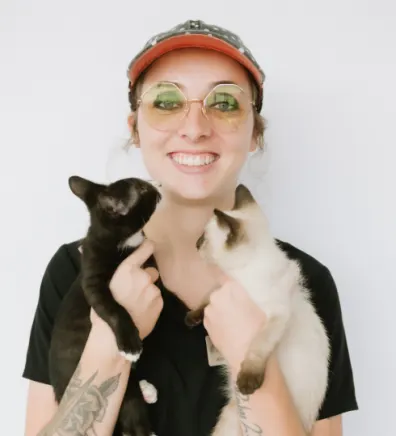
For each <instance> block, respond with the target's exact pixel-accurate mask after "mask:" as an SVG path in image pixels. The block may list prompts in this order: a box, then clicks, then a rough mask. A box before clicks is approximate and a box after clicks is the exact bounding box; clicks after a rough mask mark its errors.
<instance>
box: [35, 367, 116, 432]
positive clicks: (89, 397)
mask: <svg viewBox="0 0 396 436" xmlns="http://www.w3.org/2000/svg"><path fill="white" fill-rule="evenodd" d="M80 373H81V368H80V366H78V367H77V369H76V371H75V373H74V375H73V377H72V378H71V380H70V383H69V385H68V387H67V389H66V391H65V393H64V395H63V398H62V400H61V402H60V404H59V408H58V411H57V412H56V414H55V416H54V418H53V419H52V420H51V421H50V423H49V424H48V425H47V426H46V427H45V428H44V429H43V430H42V431H41V432H40V433H39V434H38V436H55V435H57V436H95V435H96V432H95V428H94V424H95V423H96V422H102V421H103V418H104V415H105V413H106V410H107V407H108V397H109V396H110V395H111V394H113V393H114V392H115V391H116V389H117V387H118V385H119V381H120V376H121V373H120V374H117V375H115V376H114V377H110V378H109V379H107V380H105V381H104V382H102V383H101V384H99V385H95V384H94V380H95V378H96V376H97V375H98V371H96V372H95V373H94V374H93V375H92V376H91V377H90V378H89V379H88V380H86V381H85V382H84V381H82V379H81V378H80Z"/></svg>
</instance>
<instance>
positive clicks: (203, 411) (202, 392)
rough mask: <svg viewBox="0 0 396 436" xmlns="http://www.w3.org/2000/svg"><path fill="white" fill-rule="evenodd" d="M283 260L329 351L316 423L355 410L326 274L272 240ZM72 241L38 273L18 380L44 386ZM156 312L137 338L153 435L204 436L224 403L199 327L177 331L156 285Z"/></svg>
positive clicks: (177, 314) (179, 318) (172, 305)
mask: <svg viewBox="0 0 396 436" xmlns="http://www.w3.org/2000/svg"><path fill="white" fill-rule="evenodd" d="M278 243H279V245H280V247H281V248H282V249H283V250H284V251H285V252H286V253H287V255H288V256H289V257H290V258H293V259H297V260H298V261H299V262H300V265H301V268H302V271H303V273H304V275H305V278H306V284H307V287H308V289H309V290H310V292H311V295H312V301H313V304H314V305H315V307H316V310H317V312H318V314H319V316H320V317H321V318H322V320H323V322H324V324H325V327H326V329H327V333H328V335H329V338H330V344H331V360H330V367H329V384H328V388H327V393H326V397H325V400H324V403H323V405H322V408H321V410H320V415H319V418H318V419H323V418H329V417H331V416H335V415H338V414H341V413H344V412H348V411H352V410H357V408H358V406H357V402H356V397H355V387H354V381H353V373H352V368H351V363H350V358H349V352H348V346H347V340H346V336H345V332H344V326H343V321H342V313H341V307H340V301H339V296H338V291H337V288H336V285H335V283H334V280H333V278H332V276H331V274H330V272H329V270H328V269H327V268H326V267H325V266H324V265H322V264H321V263H320V262H318V261H317V260H316V259H314V258H313V257H311V256H309V255H308V254H306V253H304V252H303V251H301V250H299V249H297V248H296V247H294V246H292V245H290V244H288V243H285V242H282V241H278ZM78 247H79V241H75V242H72V243H69V244H64V245H62V246H61V247H60V248H59V249H58V250H57V251H56V253H55V254H54V256H53V257H52V259H51V260H50V262H49V264H48V266H47V268H46V271H45V273H44V276H43V279H42V283H41V287H40V296H39V300H38V305H37V309H36V312H35V316H34V320H33V324H32V328H31V333H30V342H29V346H28V351H27V358H26V364H25V369H24V372H23V377H25V378H27V379H30V380H34V381H38V382H41V383H46V384H50V380H49V375H48V351H49V346H50V340H51V332H52V328H53V323H54V318H55V316H56V313H57V311H58V308H59V306H60V304H61V301H62V299H63V297H64V296H65V294H66V293H67V292H68V290H69V288H70V286H71V284H72V282H73V281H74V279H75V278H76V276H77V274H78V271H79V268H80V252H79V249H78ZM161 291H162V293H163V298H164V308H163V311H162V313H161V315H160V318H159V320H158V322H157V324H156V327H155V329H154V330H153V332H152V333H151V334H150V335H149V336H148V337H147V338H146V339H145V341H144V349H143V353H142V356H141V358H140V360H139V362H138V367H137V371H138V376H139V378H140V379H146V380H148V381H149V382H150V383H152V384H153V385H154V386H155V387H156V388H157V390H158V401H157V402H156V403H154V404H150V405H148V408H149V413H150V418H151V421H152V425H153V431H154V432H155V433H156V434H159V435H161V436H168V435H169V436H186V435H188V436H207V435H209V434H210V432H211V429H212V428H213V427H214V425H215V423H216V419H217V416H218V412H219V410H220V408H221V407H222V406H223V405H224V402H225V399H224V397H223V395H222V390H221V389H220V387H221V386H222V384H223V381H224V379H223V378H222V377H221V373H220V367H218V366H209V365H208V358H207V351H206V342H205V336H206V332H205V329H204V327H203V326H202V325H201V326H199V327H197V328H194V329H191V330H190V329H189V328H188V327H187V326H185V324H184V315H185V313H186V307H185V306H184V304H183V303H182V302H181V301H180V300H179V299H178V298H176V297H175V296H174V295H173V294H172V293H170V292H169V291H167V290H166V289H165V288H164V287H163V286H161Z"/></svg>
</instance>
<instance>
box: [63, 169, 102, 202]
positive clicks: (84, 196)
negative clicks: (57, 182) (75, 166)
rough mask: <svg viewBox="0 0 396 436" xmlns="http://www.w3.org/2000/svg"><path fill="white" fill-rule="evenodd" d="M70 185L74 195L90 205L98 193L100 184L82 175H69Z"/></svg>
mask: <svg viewBox="0 0 396 436" xmlns="http://www.w3.org/2000/svg"><path fill="white" fill-rule="evenodd" d="M69 187H70V189H71V191H72V192H73V194H74V195H76V196H77V197H78V198H80V199H81V200H82V201H83V202H84V203H86V204H87V205H89V204H90V203H91V200H93V198H92V197H94V196H96V195H97V194H98V191H99V188H100V185H98V184H97V183H94V182H91V181H90V180H87V179H84V178H83V177H80V176H71V177H69Z"/></svg>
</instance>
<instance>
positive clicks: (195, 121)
mask: <svg viewBox="0 0 396 436" xmlns="http://www.w3.org/2000/svg"><path fill="white" fill-rule="evenodd" d="M178 133H179V135H180V136H181V137H183V138H186V139H188V140H190V141H191V142H198V141H199V140H202V139H204V138H207V137H209V136H210V135H211V133H212V127H211V125H210V122H209V120H208V119H207V118H206V116H205V115H204V114H203V112H202V102H201V101H191V102H190V103H189V109H188V112H187V114H186V116H185V117H184V119H183V122H182V124H181V126H180V128H179V132H178Z"/></svg>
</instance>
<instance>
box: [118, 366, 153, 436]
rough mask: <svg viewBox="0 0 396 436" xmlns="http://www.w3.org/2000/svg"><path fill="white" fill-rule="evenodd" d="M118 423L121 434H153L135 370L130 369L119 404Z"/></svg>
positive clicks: (141, 435) (137, 435)
mask: <svg viewBox="0 0 396 436" xmlns="http://www.w3.org/2000/svg"><path fill="white" fill-rule="evenodd" d="M118 425H119V426H120V430H121V434H122V435H123V436H153V435H154V433H153V432H152V430H151V425H150V421H149V415H148V410H147V404H146V402H145V400H144V396H143V393H142V389H141V385H140V384H139V381H138V378H137V375H136V372H135V371H134V370H131V374H130V376H129V380H128V385H127V389H126V391H125V395H124V398H123V401H122V404H121V408H120V413H119V418H118Z"/></svg>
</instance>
